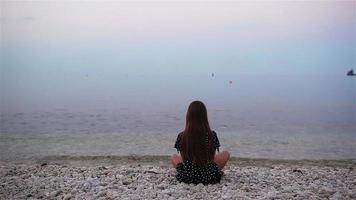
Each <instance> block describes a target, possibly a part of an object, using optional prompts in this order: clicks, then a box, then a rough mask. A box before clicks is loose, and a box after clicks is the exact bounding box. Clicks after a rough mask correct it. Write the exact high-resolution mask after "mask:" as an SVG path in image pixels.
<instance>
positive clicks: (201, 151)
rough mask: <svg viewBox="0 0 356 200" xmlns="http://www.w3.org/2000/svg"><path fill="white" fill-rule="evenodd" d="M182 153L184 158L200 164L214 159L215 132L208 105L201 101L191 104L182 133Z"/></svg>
mask: <svg viewBox="0 0 356 200" xmlns="http://www.w3.org/2000/svg"><path fill="white" fill-rule="evenodd" d="M181 155H182V158H183V160H188V159H189V160H192V161H193V162H194V163H195V164H197V165H199V166H202V165H205V164H207V163H208V162H211V161H212V160H213V159H214V155H215V149H214V147H213V134H212V132H211V129H210V126H209V121H208V113H207V110H206V107H205V105H204V104H203V102H201V101H193V102H192V103H191V104H190V105H189V108H188V111H187V116H186V124H185V129H184V132H183V135H182V143H181Z"/></svg>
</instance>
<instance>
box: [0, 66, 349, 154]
mask: <svg viewBox="0 0 356 200" xmlns="http://www.w3.org/2000/svg"><path fill="white" fill-rule="evenodd" d="M3 78H4V79H3V83H7V85H6V84H5V85H2V86H0V89H1V91H2V92H1V107H0V108H1V119H0V120H1V121H0V122H1V123H0V124H1V127H0V130H1V134H0V137H1V140H0V152H1V153H0V155H1V158H2V159H3V160H8V159H18V158H33V157H39V156H48V155H49V156H50V155H108V154H110V155H131V154H139V155H146V154H154V155H168V154H170V153H174V152H175V151H174V149H173V148H172V146H173V144H174V140H175V138H176V135H177V133H178V132H179V131H180V130H182V129H183V128H184V123H185V112H186V109H187V106H188V105H189V103H190V102H191V101H193V100H196V99H199V100H202V101H203V102H204V103H205V104H206V106H207V108H208V113H209V119H210V123H211V126H212V128H213V129H215V130H216V131H217V133H218V137H219V138H220V141H221V144H222V149H227V150H229V151H231V152H232V154H233V155H234V156H238V157H255V158H283V159H304V158H306V159H322V158H329V159H339V158H340V159H341V158H356V100H355V99H356V78H354V77H346V76H344V75H340V76H272V77H266V76H219V75H218V74H215V76H214V77H212V76H211V75H210V74H205V75H202V76H169V75H167V76H163V75H159V76H158V75H157V76H149V75H143V74H142V75H135V76H132V75H130V74H124V75H115V74H110V75H109V74H90V73H89V74H86V73H82V74H81V75H80V76H78V74H72V75H71V74H68V75H67V76H65V77H61V78H62V79H61V80H60V81H59V80H54V79H59V78H58V77H56V76H52V77H51V76H49V77H45V76H43V77H42V78H41V77H40V78H38V76H37V77H36V78H31V75H29V76H23V77H22V78H18V77H17V78H14V77H11V76H9V77H3ZM230 81H231V82H230Z"/></svg>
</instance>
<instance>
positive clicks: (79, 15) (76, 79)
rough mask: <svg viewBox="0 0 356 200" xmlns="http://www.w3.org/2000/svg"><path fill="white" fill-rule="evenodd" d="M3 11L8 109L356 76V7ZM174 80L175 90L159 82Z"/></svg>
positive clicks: (43, 5) (70, 5)
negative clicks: (251, 79) (217, 82)
mask: <svg viewBox="0 0 356 200" xmlns="http://www.w3.org/2000/svg"><path fill="white" fill-rule="evenodd" d="M0 5H1V18H0V22H1V51H0V53H1V68H0V70H1V71H0V72H1V79H0V92H1V93H0V95H1V97H0V100H1V104H0V106H1V107H0V108H1V110H9V111H11V110H14V109H16V110H21V109H24V108H35V107H37V108H39V107H42V106H45V105H47V104H48V105H50V104H51V105H53V104H55V105H56V106H55V107H63V106H64V104H65V105H66V106H67V105H72V107H73V106H74V107H76V106H79V105H83V102H88V101H93V102H92V103H90V104H89V105H94V104H95V105H97V106H99V107H100V105H103V106H104V105H106V103H104V102H107V101H106V100H105V101H104V100H102V98H103V97H104V96H105V98H106V99H107V98H110V96H113V97H112V98H113V99H114V101H115V102H119V101H118V99H120V98H119V97H120V96H121V97H122V96H125V97H126V98H124V99H128V101H129V100H130V98H131V100H132V101H133V102H136V103H142V102H143V100H145V98H150V94H151V95H152V94H154V95H156V94H158V93H159V92H160V91H162V92H164V91H166V92H167V91H169V88H168V86H169V87H172V90H174V88H176V87H177V86H178V85H180V84H182V82H184V80H185V78H186V77H187V76H199V77H204V76H206V77H210V76H211V74H212V73H214V74H215V77H218V78H219V77H222V76H245V75H246V76H258V77H271V76H275V75H277V76H278V75H287V76H288V75H293V76H301V77H302V76H310V75H321V76H324V75H327V76H333V75H336V76H343V75H344V74H345V73H346V71H347V70H348V69H350V68H352V67H353V68H356V45H355V41H356V2H355V1H300V2H299V1H287V2H283V1H266V2H265V1H263V2H262V1H252V2H250V1H237V2H194V3H191V2H115V3H114V2H99V1H97V2H95V1H94V2H77V1H76V2H71V1H64V2H59V1H55V2H51V1H48V2H43V1H21V2H20V1H18V2H17V1H1V3H0ZM138 77H146V78H145V81H147V82H148V83H147V82H143V79H139V78H138ZM147 77H151V78H147ZM157 77H158V78H157ZM167 77H174V78H172V82H170V83H169V84H167V83H166V82H163V83H159V82H157V81H156V80H157V79H160V78H167ZM167 79H170V78H167ZM229 79H233V78H227V80H224V81H226V82H227V81H229ZM140 80H141V81H140ZM173 80H175V81H173ZM256 80H257V79H256ZM233 83H236V81H234V82H233ZM276 84H283V83H276ZM149 85H150V86H151V90H153V91H154V92H153V93H147V91H148V90H147V89H145V88H146V87H150V86H149ZM256 85H258V83H257V82H256ZM160 87H165V88H163V89H162V90H161V89H160ZM179 87H182V86H179ZM245 87H246V90H248V89H249V86H248V85H246V86H245ZM351 90H352V89H351ZM134 91H136V92H139V91H143V92H142V93H141V94H142V95H141V96H140V95H136V96H135V95H132V93H134ZM180 91H181V92H180V93H179V95H184V91H183V90H180ZM145 92H146V93H145ZM193 92H194V91H193ZM130 94H131V95H132V96H130ZM160 95H163V96H164V94H160ZM172 95H173V96H174V95H176V96H177V95H178V93H174V92H172V94H171V95H170V97H172ZM163 96H160V98H162V97H163ZM351 96H352V95H351ZM116 97H117V98H116ZM134 97H135V98H134ZM198 97H200V96H197V97H196V98H198ZM115 98H116V99H115ZM192 98H194V96H193V97H192ZM100 99H101V100H100ZM140 99H141V100H142V101H141V100H140ZM185 103H186V102H185ZM62 104H63V105H62ZM64 107H65V106H64Z"/></svg>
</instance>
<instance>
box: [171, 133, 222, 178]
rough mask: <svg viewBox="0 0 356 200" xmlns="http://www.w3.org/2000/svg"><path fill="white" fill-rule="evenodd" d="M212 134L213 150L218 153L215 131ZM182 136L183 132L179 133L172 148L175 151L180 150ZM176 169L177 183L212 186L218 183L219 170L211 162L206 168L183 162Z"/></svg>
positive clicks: (190, 162) (217, 140)
mask: <svg viewBox="0 0 356 200" xmlns="http://www.w3.org/2000/svg"><path fill="white" fill-rule="evenodd" d="M212 133H213V141H214V146H215V149H216V150H217V151H219V147H220V142H219V139H218V137H217V135H216V133H215V131H212ZM182 134H183V132H181V133H179V135H178V137H177V140H176V142H175V145H174V148H176V149H177V151H180V150H181V145H180V143H181V136H182ZM176 169H177V175H176V178H177V180H178V181H179V182H184V183H188V184H190V183H194V184H199V183H203V184H214V183H219V182H220V179H221V174H220V171H219V168H218V166H217V165H216V163H214V162H211V163H209V164H207V165H206V166H198V165H196V164H195V163H193V162H192V161H191V160H185V161H183V163H179V164H178V165H177V168H176Z"/></svg>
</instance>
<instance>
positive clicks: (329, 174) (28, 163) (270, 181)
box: [0, 156, 356, 199]
mask: <svg viewBox="0 0 356 200" xmlns="http://www.w3.org/2000/svg"><path fill="white" fill-rule="evenodd" d="M224 171H225V176H223V177H222V180H221V182H220V183H219V184H215V185H203V184H198V185H189V184H184V183H179V182H177V181H176V179H175V169H173V168H171V167H170V164H169V162H168V156H82V157H71V156H54V157H43V158H39V159H35V160H22V161H19V160H17V161H12V162H0V182H1V186H0V194H1V195H0V199H355V198H356V165H355V160H272V159H249V158H232V159H231V161H230V162H229V163H228V165H227V166H226V168H225V170H224Z"/></svg>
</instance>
